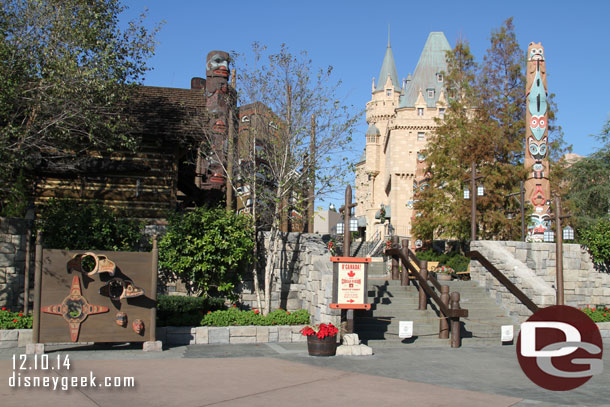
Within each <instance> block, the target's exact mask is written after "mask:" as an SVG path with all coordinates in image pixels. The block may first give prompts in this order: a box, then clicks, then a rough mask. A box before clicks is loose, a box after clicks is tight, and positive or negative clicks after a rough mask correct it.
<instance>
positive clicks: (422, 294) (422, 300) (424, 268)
mask: <svg viewBox="0 0 610 407" xmlns="http://www.w3.org/2000/svg"><path fill="white" fill-rule="evenodd" d="M419 274H420V275H421V276H422V277H423V279H424V280H425V281H428V261H426V260H421V261H420V262H419ZM425 284H428V283H425ZM427 308H428V294H426V291H425V290H424V287H422V285H421V283H420V285H419V307H418V308H417V309H418V310H422V311H423V310H426V309H427Z"/></svg>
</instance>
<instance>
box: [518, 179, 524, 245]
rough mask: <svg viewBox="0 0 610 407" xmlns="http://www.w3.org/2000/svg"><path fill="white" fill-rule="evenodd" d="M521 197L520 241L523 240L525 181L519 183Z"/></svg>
mask: <svg viewBox="0 0 610 407" xmlns="http://www.w3.org/2000/svg"><path fill="white" fill-rule="evenodd" d="M519 187H520V188H521V189H520V191H519V193H520V194H521V195H520V198H521V241H522V242H525V183H524V182H523V181H521V182H520V183H519Z"/></svg>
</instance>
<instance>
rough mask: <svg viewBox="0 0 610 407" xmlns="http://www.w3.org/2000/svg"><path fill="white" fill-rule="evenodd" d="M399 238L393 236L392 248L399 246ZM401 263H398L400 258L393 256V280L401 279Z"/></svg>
mask: <svg viewBox="0 0 610 407" xmlns="http://www.w3.org/2000/svg"><path fill="white" fill-rule="evenodd" d="M398 240H399V239H398V236H392V248H395V247H397V246H398V243H399V241H398ZM399 265H400V262H399V261H398V257H396V256H392V280H399V279H400V270H399V268H398V267H399Z"/></svg>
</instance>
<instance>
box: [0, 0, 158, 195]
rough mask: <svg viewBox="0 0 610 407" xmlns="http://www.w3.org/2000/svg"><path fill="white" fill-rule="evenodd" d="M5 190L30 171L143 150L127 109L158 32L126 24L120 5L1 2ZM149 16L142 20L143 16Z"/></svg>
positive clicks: (0, 147) (110, 1) (106, 1)
mask: <svg viewBox="0 0 610 407" xmlns="http://www.w3.org/2000/svg"><path fill="white" fill-rule="evenodd" d="M0 3H1V5H2V7H1V8H0V9H1V11H0V83H2V87H1V89H0V182H1V185H0V187H1V188H2V189H3V190H4V191H5V192H4V194H5V196H6V191H7V185H10V183H11V182H12V180H14V178H15V177H16V175H17V174H18V170H19V169H20V168H23V169H25V170H26V175H30V176H31V174H32V171H33V170H34V169H35V168H36V167H38V166H41V165H44V166H46V167H47V168H60V167H62V166H65V165H68V164H72V165H74V161H75V160H77V159H79V158H83V157H84V154H83V153H85V152H87V151H90V150H96V151H107V150H111V149H116V148H120V149H128V148H132V149H133V148H134V146H135V145H136V140H135V138H134V137H133V136H132V135H131V132H130V123H129V121H128V119H127V117H128V115H125V114H124V112H123V110H124V108H125V107H126V106H127V103H126V101H127V100H128V98H129V96H130V94H131V91H132V89H133V88H132V86H131V85H135V84H138V83H139V82H140V80H141V78H142V76H143V74H144V73H145V72H146V71H147V70H148V67H147V66H146V59H147V58H148V57H150V56H151V55H152V53H153V51H154V35H155V33H156V30H153V31H152V32H150V31H148V30H147V29H146V28H144V27H143V25H142V19H140V20H137V21H132V22H131V23H130V24H129V26H128V27H127V28H126V29H124V30H123V29H121V28H120V27H119V20H118V16H119V14H120V13H121V12H122V11H123V10H124V8H125V7H124V6H122V5H121V2H120V0H96V1H84V0H46V1H37V0H0ZM142 18H143V17H142Z"/></svg>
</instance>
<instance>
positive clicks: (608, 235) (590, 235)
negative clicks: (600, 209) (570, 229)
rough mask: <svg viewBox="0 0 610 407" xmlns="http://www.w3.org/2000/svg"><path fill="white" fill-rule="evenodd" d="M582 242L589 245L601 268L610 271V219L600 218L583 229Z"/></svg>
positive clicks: (592, 255)
mask: <svg viewBox="0 0 610 407" xmlns="http://www.w3.org/2000/svg"><path fill="white" fill-rule="evenodd" d="M580 242H581V243H582V244H584V245H585V246H586V247H587V249H588V250H589V253H590V254H591V257H592V258H593V262H594V263H595V264H596V265H597V266H598V267H599V268H600V269H602V270H604V271H606V272H608V271H610V220H600V221H599V222H597V223H596V224H595V225H593V226H591V227H590V228H587V229H585V230H583V231H581V234H580Z"/></svg>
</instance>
